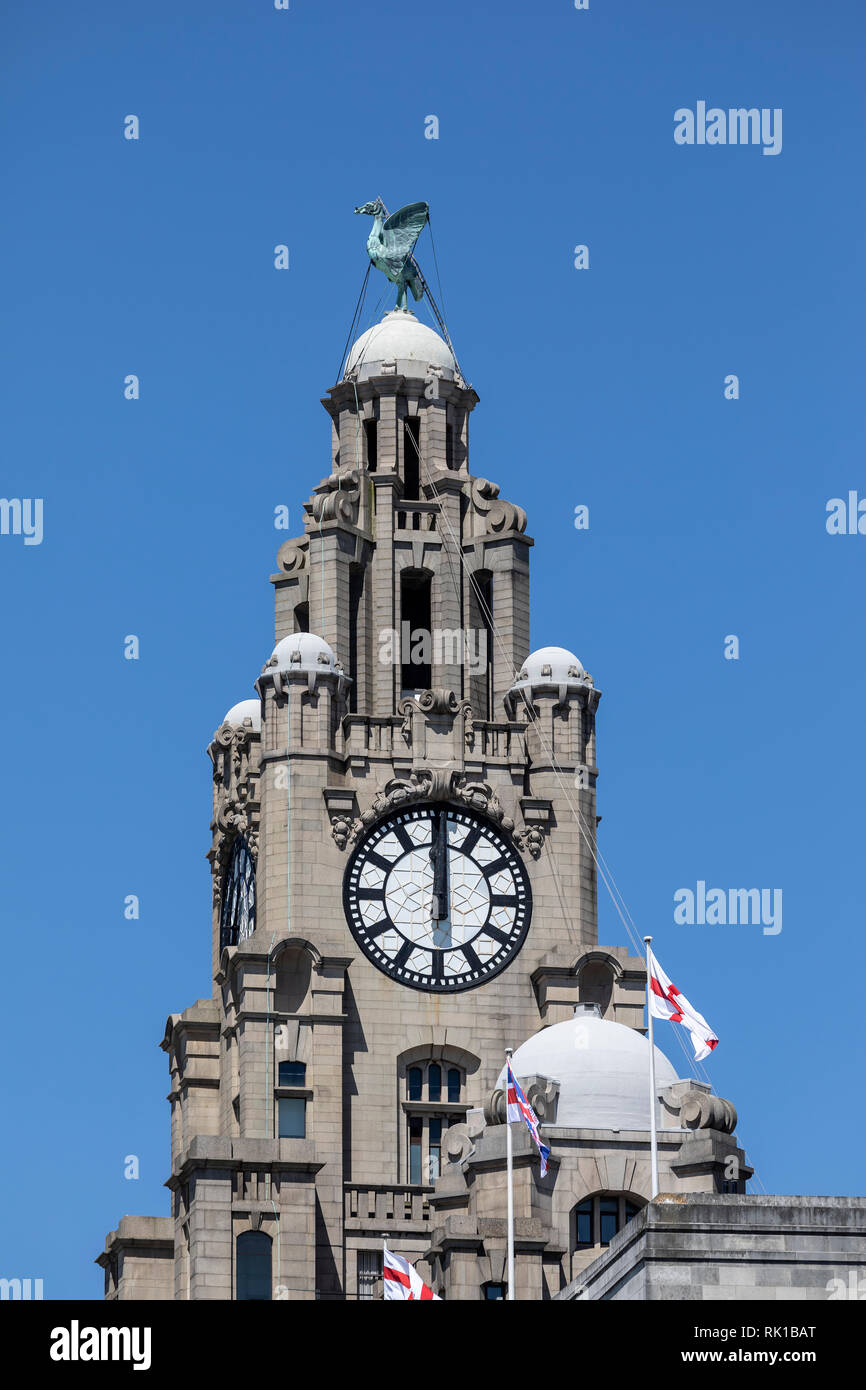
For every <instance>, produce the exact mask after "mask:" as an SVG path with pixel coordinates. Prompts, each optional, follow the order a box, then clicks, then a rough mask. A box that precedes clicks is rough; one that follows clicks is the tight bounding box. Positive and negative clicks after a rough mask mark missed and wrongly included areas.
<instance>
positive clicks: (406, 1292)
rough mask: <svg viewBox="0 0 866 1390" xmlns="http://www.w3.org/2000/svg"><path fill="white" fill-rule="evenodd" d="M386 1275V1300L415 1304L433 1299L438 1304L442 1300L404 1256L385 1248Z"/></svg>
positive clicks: (384, 1265)
mask: <svg viewBox="0 0 866 1390" xmlns="http://www.w3.org/2000/svg"><path fill="white" fill-rule="evenodd" d="M383 1271H384V1274H385V1298H386V1299H390V1298H399V1299H403V1300H405V1301H406V1302H409V1303H411V1302H414V1301H415V1300H416V1299H419V1298H420V1299H422V1300H423V1299H427V1298H432V1299H434V1300H435V1301H436V1302H437V1303H441V1302H442V1299H441V1298H440V1297H439V1295H438V1294H435V1293H434V1292H433V1290H432V1289H431V1288H430V1287H429V1286H428V1285H427V1284H425V1283H424V1280H423V1279H422V1278H421V1275H420V1274H419V1273H418V1271H417V1269H414V1268H413V1266H412V1265H410V1263H409V1261H408V1260H404V1259H403V1256H402V1255H395V1254H393V1252H392V1251H390V1250H389V1249H388V1247H387V1245H386V1246H385V1257H384V1263H383Z"/></svg>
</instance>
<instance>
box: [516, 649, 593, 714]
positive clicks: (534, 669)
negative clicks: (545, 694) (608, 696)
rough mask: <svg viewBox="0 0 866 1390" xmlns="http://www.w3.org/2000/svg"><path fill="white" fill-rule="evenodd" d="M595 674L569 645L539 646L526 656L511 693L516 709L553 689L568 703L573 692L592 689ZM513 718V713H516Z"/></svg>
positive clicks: (561, 702)
mask: <svg viewBox="0 0 866 1390" xmlns="http://www.w3.org/2000/svg"><path fill="white" fill-rule="evenodd" d="M592 683H593V682H592V676H591V675H589V673H588V672H587V671H586V670H584V668H583V666H582V665H581V663H580V661H578V659H577V657H576V656H575V655H574V652H569V651H566V649H565V647H539V649H538V651H536V652H531V653H530V655H529V656H528V657H527V658H526V660H525V661H524V663H523V665H522V666H521V668H520V670H519V671H518V673H517V678H516V680H515V682H514V684H513V685H512V687H511V689H510V690H509V692H508V695H507V697H506V698H507V701H508V703H509V705H510V706H511V708H512V710H519V709H520V706H521V705H522V704H523V703H524V702H525V700H527V699H528V701H529V703H530V704H531V703H532V699H533V696H534V695H535V693H536V691H540V690H544V691H553V690H555V691H556V692H557V694H558V696H559V703H560V704H564V703H565V700H566V698H567V696H568V694H569V692H570V691H574V690H585V689H587V688H588V687H589V688H592ZM512 717H513V716H512Z"/></svg>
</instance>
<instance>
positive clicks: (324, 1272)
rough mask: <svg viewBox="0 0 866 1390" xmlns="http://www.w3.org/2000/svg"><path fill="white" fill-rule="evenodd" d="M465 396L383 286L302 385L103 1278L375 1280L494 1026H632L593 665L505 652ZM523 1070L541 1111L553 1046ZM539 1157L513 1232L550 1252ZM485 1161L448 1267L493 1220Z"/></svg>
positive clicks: (639, 964) (494, 1046)
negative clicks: (150, 1139)
mask: <svg viewBox="0 0 866 1390" xmlns="http://www.w3.org/2000/svg"><path fill="white" fill-rule="evenodd" d="M477 403H478V397H477V396H476V394H475V391H474V390H473V389H472V387H471V386H470V385H468V384H467V382H466V381H465V379H464V377H463V376H462V374H461V371H460V369H459V366H458V363H457V361H456V359H455V356H454V354H453V352H452V350H451V347H450V346H449V345H448V344H447V343H446V342H445V341H444V340H443V338H442V337H440V336H439V335H438V334H437V333H435V332H434V331H433V330H432V329H430V328H428V327H426V326H425V325H424V324H422V323H421V322H420V321H419V320H418V319H417V318H416V317H415V315H414V314H412V313H411V312H408V311H406V310H403V309H398V310H395V311H392V312H391V313H388V314H386V315H385V317H384V319H383V320H382V321H381V322H379V323H377V324H376V325H375V326H374V327H373V328H371V329H369V330H368V331H367V332H366V333H364V334H363V336H361V337H360V338H359V339H358V341H357V342H356V343H355V344H354V346H353V347H352V348H351V350H350V352H349V356H348V359H347V363H346V369H345V372H344V375H343V377H342V379H341V380H340V381H339V382H338V383H337V384H336V385H335V386H333V387H331V389H330V390H329V391H328V393H327V395H326V397H325V398H324V400H323V405H324V407H325V410H326V412H327V415H328V418H329V422H330V458H329V466H328V470H327V473H326V476H325V477H324V478H323V479H322V481H321V482H320V483H318V484H317V485H316V486H315V487H314V488H313V491H312V494H311V496H310V497H309V499H308V501H306V502H305V503H304V512H305V523H304V534H303V535H301V536H298V537H296V538H294V539H291V540H287V541H286V542H285V543H284V544H283V545H282V546H281V547H280V549H279V551H278V554H277V558H276V572H275V573H274V574H273V575H272V576H271V583H272V585H273V588H274V594H275V599H276V630H275V645H274V649H273V653H272V654H271V655H270V656H269V657H268V659H267V660H266V661H265V663H264V665H263V667H262V669H261V673H260V674H259V675H258V678H257V679H255V692H256V693H255V696H254V697H252V698H248V699H245V700H242V701H241V703H240V704H238V705H235V706H234V707H233V708H232V709H231V710H229V712H228V714H227V715H226V717H225V719H224V720H223V721H222V723H221V724H220V727H219V728H218V729H217V731H216V733H215V735H214V738H213V742H212V743H211V745H210V747H209V749H208V752H209V755H210V758H211V761H212V764H213V778H214V803H213V808H214V809H213V821H212V826H211V829H212V834H213V838H212V845H211V848H210V851H209V856H208V857H209V859H210V862H211V867H212V871H213V911H212V927H211V930H212V941H213V970H212V990H211V992H210V993H209V994H208V996H207V997H205V998H203V999H200V1000H198V1001H197V1002H196V1003H195V1004H193V1005H192V1006H191V1007H190V1008H188V1009H186V1010H185V1011H184V1012H183V1013H179V1014H172V1015H171V1016H170V1017H169V1020H168V1023H167V1026H166V1030H165V1037H164V1040H163V1044H162V1046H163V1047H164V1049H165V1051H166V1053H167V1056H168V1061H169V1067H170V1074H171V1087H170V1094H169V1099H170V1103H171V1114H172V1125H171V1156H172V1163H171V1174H170V1177H169V1179H168V1184H167V1185H168V1187H169V1189H170V1191H171V1200H172V1215H171V1217H163V1218H134V1217H125V1218H124V1220H123V1222H121V1225H120V1227H119V1228H118V1230H117V1231H115V1232H112V1234H111V1236H110V1237H109V1240H108V1243H107V1245H106V1250H105V1253H104V1254H103V1255H102V1256H100V1263H102V1264H103V1266H104V1268H105V1271H106V1290H107V1294H108V1296H109V1297H115V1298H120V1297H130V1298H137V1297H139V1298H140V1297H170V1298H177V1299H271V1298H287V1299H290V1300H293V1299H297V1300H308V1299H332V1300H341V1299H346V1298H350V1299H354V1298H359V1297H360V1298H363V1297H371V1296H376V1291H377V1289H379V1288H380V1287H381V1285H380V1284H377V1279H378V1277H379V1274H380V1271H381V1252H382V1240H383V1238H385V1239H386V1240H387V1242H388V1244H389V1246H390V1248H392V1249H393V1250H395V1251H397V1252H399V1253H402V1254H403V1255H405V1256H406V1257H407V1258H408V1259H410V1260H411V1261H413V1262H414V1261H416V1260H428V1265H427V1266H426V1267H427V1268H430V1269H432V1268H433V1267H434V1263H435V1260H434V1256H433V1255H431V1254H430V1250H431V1239H432V1235H431V1233H432V1232H433V1229H434V1226H436V1225H437V1223H440V1222H441V1219H442V1212H443V1211H446V1212H447V1208H448V1203H449V1201H451V1202H452V1203H453V1204H454V1205H455V1207H456V1206H459V1204H460V1203H461V1202H469V1200H470V1193H469V1189H470V1188H471V1189H472V1190H473V1191H474V1190H475V1188H476V1187H477V1193H478V1194H479V1195H478V1201H479V1202H481V1201H482V1198H481V1195H480V1194H482V1192H483V1190H484V1187H483V1183H481V1182H480V1179H479V1183H478V1184H475V1179H474V1178H473V1177H472V1174H471V1172H470V1168H469V1167H467V1163H468V1162H469V1159H470V1158H471V1155H472V1154H475V1153H476V1147H477V1144H478V1142H479V1136H480V1134H481V1131H482V1129H484V1127H485V1125H487V1127H488V1129H489V1130H490V1131H491V1132H493V1131H494V1130H495V1125H496V1123H497V1120H498V1119H499V1116H498V1115H497V1100H496V1096H497V1091H496V1087H497V1083H498V1078H499V1074H500V1071H501V1068H502V1064H503V1058H504V1054H505V1049H506V1047H509V1046H516V1045H517V1044H518V1043H520V1042H522V1041H523V1040H525V1039H531V1038H532V1037H533V1036H534V1035H537V1034H539V1032H540V1030H545V1029H549V1028H551V1026H556V1025H563V1024H565V1023H566V1022H567V1021H569V1020H572V1019H573V1018H574V1017H575V1013H576V1011H578V1010H583V1011H585V1012H586V1013H587V1016H589V1015H590V1014H591V1015H592V1019H593V1020H594V1024H593V1026H594V1027H595V1024H598V1027H601V1028H604V1027H605V1026H608V1025H609V1026H617V1027H618V1029H619V1032H621V1033H623V1034H625V1033H626V1032H629V1033H630V1032H631V1030H641V1028H642V1019H643V1014H642V1010H643V997H644V996H643V990H644V983H645V975H644V966H643V961H642V960H641V959H640V958H635V957H632V956H630V955H629V954H628V952H627V951H625V950H623V949H622V948H617V947H614V948H609V949H601V948H599V946H598V942H597V925H596V916H597V903H596V868H595V833H596V795H595V783H596V773H597V769H596V736H595V720H596V709H597V705H598V701H599V692H598V691H597V690H596V688H595V686H594V684H593V680H592V677H591V676H590V675H588V673H587V672H586V671H585V670H584V668H583V666H582V665H581V664H580V662H579V661H578V660H577V658H576V657H575V656H573V655H572V654H571V653H570V652H568V651H566V650H564V649H562V648H559V647H548V648H543V649H541V650H540V651H536V652H534V653H532V654H530V640H529V560H530V552H531V550H532V541H531V539H530V538H529V536H528V535H527V534H526V515H525V513H524V511H523V510H522V508H521V507H520V506H518V505H516V504H515V503H512V502H508V501H505V500H504V499H503V498H502V497H500V495H499V487H498V486H497V485H496V483H494V482H491V481H489V480H487V479H485V478H479V477H476V476H475V475H474V474H473V473H472V471H471V461H470V446H469V423H470V417H471V416H472V414H473V411H474V409H475V406H476V405H477ZM254 677H255V673H250V684H252V680H253V679H254ZM243 680H244V678H243V673H240V674H239V684H240V685H241V687H242V686H243ZM248 688H249V687H248ZM622 1025H625V1028H623V1026H622ZM589 1032H590V1033H591V1034H592V1036H593V1037H595V1036H596V1033H597V1029H596V1032H595V1033H594V1032H593V1030H592V1029H590V1030H589ZM599 1036H601V1035H599ZM604 1036H605V1038H607V1036H608V1035H607V1034H605V1035H604ZM605 1045H607V1043H605ZM575 1046H577V1044H575ZM635 1046H645V1042H644V1040H643V1039H642V1038H641V1037H640V1036H639V1034H638V1035H637V1036H635ZM668 1070H669V1071H670V1068H668ZM671 1078H672V1079H673V1080H674V1081H675V1080H676V1078H675V1076H674V1075H673V1073H672V1072H671ZM671 1078H669V1079H671ZM641 1085H643V1083H641ZM525 1087H526V1089H527V1091H528V1093H529V1094H530V1099H531V1100H532V1099H533V1097H534V1098H535V1103H536V1106H537V1109H538V1110H539V1113H540V1114H541V1115H544V1114H545V1113H547V1114H548V1116H550V1115H552V1114H553V1113H554V1112H553V1111H552V1110H551V1109H550V1101H551V1095H552V1092H551V1081H550V1078H549V1077H547V1078H546V1077H543V1076H540V1077H535V1078H533V1077H529V1078H528V1079H527V1081H526V1083H525ZM533 1087H534V1089H533ZM553 1089H554V1091H555V1086H554V1088H553ZM640 1094H641V1095H643V1094H645V1087H644V1088H643V1091H641V1092H640ZM545 1097H547V1099H545ZM642 1103H645V1102H642V1101H641V1100H640V1096H639V1097H638V1099H637V1100H636V1101H635V1105H636V1106H638V1109H639V1107H640V1104H642ZM725 1104H727V1103H725ZM545 1105H547V1111H546V1112H545ZM647 1114H648V1107H647ZM647 1124H648V1121H647ZM593 1132H594V1131H593ZM613 1132H615V1133H617V1134H618V1132H619V1131H618V1130H615V1131H613ZM494 1137H496V1136H495V1134H494ZM499 1137H500V1138H501V1129H500V1131H499ZM489 1142H490V1143H492V1142H493V1141H492V1140H490V1141H489ZM677 1142H678V1143H679V1141H677ZM494 1148H495V1145H494ZM519 1149H520V1145H519V1144H518V1150H519ZM492 1152H493V1149H491V1153H492ZM521 1152H522V1151H521ZM524 1158H525V1162H526V1164H528V1163H529V1157H528V1155H524ZM519 1161H520V1162H523V1159H521V1160H519ZM663 1162H664V1159H663ZM524 1166H525V1165H524ZM629 1171H631V1170H629ZM458 1172H459V1173H460V1174H462V1177H461V1179H460V1182H462V1183H463V1187H461V1188H460V1193H459V1194H457V1195H454V1194H455V1193H457V1187H459V1186H460V1183H457V1187H455V1181H456V1175H457V1174H458ZM556 1172H557V1163H556V1160H554V1162H553V1164H552V1172H551V1174H550V1175H549V1176H548V1178H547V1179H545V1181H544V1183H543V1184H541V1186H540V1187H538V1182H537V1179H534V1181H535V1182H536V1187H538V1191H537V1192H536V1193H535V1195H533V1196H532V1198H531V1201H530V1199H529V1198H527V1201H529V1202H530V1205H529V1207H528V1208H527V1221H529V1223H530V1226H531V1227H532V1230H533V1231H535V1232H536V1234H535V1235H534V1236H532V1237H531V1238H530V1236H526V1238H525V1240H524V1246H525V1248H526V1250H527V1251H528V1250H530V1247H531V1248H532V1249H534V1250H535V1253H536V1255H538V1258H539V1260H540V1259H541V1258H542V1255H543V1258H544V1260H545V1261H546V1262H547V1264H550V1263H551V1261H552V1262H553V1264H554V1265H556V1262H557V1261H559V1260H561V1259H562V1258H563V1252H562V1249H561V1248H560V1246H562V1247H564V1246H566V1245H567V1243H568V1242H567V1238H565V1239H564V1240H562V1241H560V1242H559V1244H558V1243H557V1240H558V1238H557V1237H556V1235H555V1225H556V1222H555V1220H554V1218H553V1216H552V1215H551V1212H552V1207H551V1201H552V1198H551V1191H552V1188H551V1187H550V1185H551V1184H555V1182H556ZM467 1175H468V1176H467ZM527 1181H528V1179H527ZM641 1181H642V1180H641ZM467 1184H468V1187H467ZM626 1186H627V1184H625V1183H624V1182H620V1184H619V1189H618V1190H621V1191H624V1190H625V1188H626ZM634 1186H635V1193H636V1197H635V1199H636V1200H643V1199H641V1198H640V1194H639V1191H638V1188H639V1183H637V1182H635V1185H634ZM488 1187H489V1188H490V1191H491V1192H493V1193H494V1195H493V1196H490V1197H488V1198H485V1199H484V1200H485V1201H487V1202H488V1204H489V1210H487V1211H486V1212H485V1211H483V1210H482V1211H481V1215H480V1218H478V1217H477V1214H476V1218H477V1219H476V1221H475V1227H474V1228H473V1229H475V1231H476V1235H475V1236H473V1237H472V1238H471V1240H470V1245H471V1244H472V1240H474V1241H475V1246H473V1247H472V1248H473V1249H474V1250H475V1254H474V1255H473V1258H474V1259H475V1260H476V1264H478V1262H479V1261H480V1262H481V1264H483V1262H484V1261H485V1260H486V1261H487V1264H486V1265H484V1267H483V1269H482V1268H481V1264H478V1269H479V1270H480V1272H479V1273H477V1276H476V1275H475V1274H473V1275H472V1278H473V1279H476V1285H473V1286H472V1287H473V1288H476V1287H480V1284H478V1281H481V1280H484V1279H485V1278H486V1279H487V1281H488V1283H489V1282H490V1280H491V1279H492V1280H493V1284H495V1268H494V1266H495V1265H496V1258H498V1257H497V1256H496V1254H495V1251H496V1250H501V1247H502V1246H503V1243H504V1240H503V1237H502V1234H501V1232H500V1233H499V1234H497V1233H496V1231H494V1230H493V1226H495V1224H496V1220H498V1219H499V1218H501V1217H502V1216H503V1215H504V1189H503V1188H502V1187H501V1184H499V1185H498V1187H497V1185H496V1184H493V1186H492V1187H491V1186H490V1184H489V1183H488ZM464 1188H466V1190H465V1191H464ZM495 1192H498V1197H497V1196H495ZM437 1194H439V1195H438V1196H437ZM449 1194H451V1195H450V1196H449ZM500 1199H501V1200H500ZM618 1200H619V1201H620V1208H618V1210H620V1211H621V1213H622V1212H626V1211H627V1206H623V1205H622V1203H623V1202H624V1201H625V1200H626V1199H625V1198H624V1197H620V1198H619V1199H618ZM629 1200H631V1199H629ZM538 1202H541V1208H539V1210H542V1214H544V1213H545V1212H546V1213H547V1215H546V1216H545V1220H547V1221H548V1226H546V1227H544V1229H545V1230H547V1232H548V1234H547V1235H546V1236H545V1237H544V1238H543V1239H542V1237H541V1236H540V1235H539V1234H538V1231H539V1230H541V1228H542V1226H543V1225H544V1223H543V1222H542V1223H541V1226H539V1224H538V1221H537V1220H536V1225H535V1226H532V1220H533V1219H535V1218H534V1216H533V1213H534V1212H535V1210H536V1207H535V1206H533V1205H532V1203H536V1206H537V1203H538ZM437 1203H438V1205H437ZM545 1204H546V1205H545ZM482 1205H483V1203H482ZM554 1205H555V1204H554ZM479 1219H480V1222H481V1225H480V1226H479V1224H478V1221H479ZM485 1220H487V1223H488V1226H489V1227H490V1230H489V1231H488V1233H487V1237H486V1242H487V1243H486V1244H485V1236H484V1230H483V1227H484V1221H485ZM565 1220H566V1224H567V1221H568V1218H567V1217H566V1218H565ZM126 1223H131V1224H126ZM136 1223H145V1224H144V1225H136ZM491 1223H492V1224H491ZM500 1224H501V1222H500ZM530 1226H528V1227H527V1228H526V1229H527V1230H529V1229H530ZM497 1229H498V1228H497ZM479 1232H480V1234H479ZM533 1240H534V1242H535V1245H534V1246H533ZM526 1241H528V1242H529V1243H528V1245H527V1244H526ZM491 1242H492V1244H491ZM524 1246H521V1245H520V1243H519V1250H518V1253H519V1254H520V1250H521V1249H523V1248H524ZM476 1247H477V1248H476ZM461 1248H462V1247H461ZM436 1250H437V1251H438V1254H436V1255H435V1259H437V1260H438V1261H439V1263H438V1264H436V1265H435V1268H437V1269H438V1270H440V1272H443V1271H444V1272H443V1273H442V1279H443V1280H444V1281H445V1282H444V1284H440V1287H442V1288H443V1291H444V1292H445V1293H446V1296H447V1269H448V1267H449V1258H450V1257H449V1256H448V1252H447V1249H446V1247H444V1246H442V1245H441V1242H440V1245H439V1246H437V1247H436ZM491 1251H493V1253H491ZM464 1253H465V1252H464ZM567 1257H568V1252H566V1256H565V1258H567ZM455 1260H456V1256H455ZM491 1261H492V1263H491ZM455 1267H456V1266H455ZM484 1270H486V1271H487V1273H486V1275H485V1273H484ZM491 1270H493V1271H494V1272H493V1274H491ZM565 1273H566V1274H567V1275H568V1277H571V1268H570V1266H569V1268H568V1269H567V1270H566V1271H565ZM563 1277H565V1275H563ZM470 1282H471V1281H470ZM492 1286H493V1285H491V1287H492ZM527 1287H530V1286H529V1285H527ZM459 1296H463V1295H459ZM466 1296H472V1297H476V1296H479V1295H478V1294H477V1292H473V1293H470V1294H468V1295H466ZM481 1296H483V1295H481ZM518 1296H533V1295H532V1294H531V1293H526V1294H523V1295H520V1294H519V1295H518ZM539 1296H541V1295H540V1294H539Z"/></svg>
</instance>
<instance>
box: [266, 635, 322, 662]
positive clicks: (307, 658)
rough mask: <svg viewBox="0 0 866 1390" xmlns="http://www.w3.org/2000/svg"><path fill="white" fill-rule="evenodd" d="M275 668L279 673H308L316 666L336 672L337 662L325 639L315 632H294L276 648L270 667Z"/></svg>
mask: <svg viewBox="0 0 866 1390" xmlns="http://www.w3.org/2000/svg"><path fill="white" fill-rule="evenodd" d="M274 666H275V667H276V668H277V670H278V671H298V670H301V671H306V670H308V669H309V668H310V667H316V666H324V667H325V668H327V669H328V670H332V671H334V670H336V669H337V661H336V657H335V656H334V652H333V649H332V648H331V647H329V646H328V644H327V642H326V641H325V639H324V638H323V637H317V636H316V634H315V633H314V632H293V633H292V634H291V636H289V637H283V638H282V639H281V640H280V641H279V642H278V643H277V645H276V646H275V647H274V650H273V652H272V654H271V659H270V661H269V662H268V667H274Z"/></svg>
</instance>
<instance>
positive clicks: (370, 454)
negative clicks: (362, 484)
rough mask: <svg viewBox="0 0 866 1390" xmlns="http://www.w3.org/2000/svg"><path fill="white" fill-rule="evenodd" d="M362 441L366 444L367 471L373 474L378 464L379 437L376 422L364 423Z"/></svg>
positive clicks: (367, 421)
mask: <svg viewBox="0 0 866 1390" xmlns="http://www.w3.org/2000/svg"><path fill="white" fill-rule="evenodd" d="M364 439H365V441H366V444H367V469H368V471H369V472H370V473H375V472H376V468H377V465H378V463H379V436H378V421H377V420H365V421H364Z"/></svg>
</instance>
